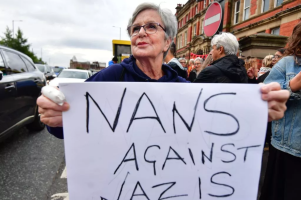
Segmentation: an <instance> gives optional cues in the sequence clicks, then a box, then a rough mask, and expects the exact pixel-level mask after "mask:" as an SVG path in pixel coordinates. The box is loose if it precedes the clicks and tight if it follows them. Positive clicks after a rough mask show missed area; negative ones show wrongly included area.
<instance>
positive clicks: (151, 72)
mask: <svg viewBox="0 0 301 200" xmlns="http://www.w3.org/2000/svg"><path fill="white" fill-rule="evenodd" d="M136 64H137V66H138V67H139V69H140V70H141V71H142V72H143V73H144V74H146V75H147V76H148V77H150V78H151V79H155V80H158V79H160V78H161V77H162V76H163V75H164V73H163V70H162V60H160V59H152V60H151V59H139V60H138V59H136Z"/></svg>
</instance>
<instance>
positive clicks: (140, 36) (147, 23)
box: [37, 3, 301, 200]
mask: <svg viewBox="0 0 301 200" xmlns="http://www.w3.org/2000/svg"><path fill="white" fill-rule="evenodd" d="M162 13H163V14H162ZM176 27H177V20H176V18H175V16H174V15H173V14H172V13H171V12H170V11H166V10H162V9H161V8H160V7H159V6H156V5H154V4H151V3H144V4H141V5H139V6H138V7H137V8H136V10H135V12H134V13H133V16H132V17H131V19H130V20H129V24H128V33H129V36H130V38H131V43H132V46H131V48H132V53H133V55H132V56H131V57H130V58H128V59H125V60H124V61H123V62H122V63H120V64H114V65H112V66H110V67H108V68H106V69H104V70H102V71H100V72H99V73H97V74H95V75H94V76H92V77H90V78H89V79H88V80H87V81H86V82H103V81H124V82H188V81H187V80H190V81H191V82H197V83H246V84H247V83H258V82H264V83H266V84H267V85H266V86H265V87H263V88H262V89H261V95H262V99H263V100H265V101H267V102H268V107H269V109H268V120H269V121H272V126H271V130H272V131H271V132H272V137H271V142H270V155H269V161H268V167H267V172H266V176H265V180H264V186H263V188H262V190H261V197H260V198H261V200H269V199H273V200H278V199H279V200H288V199H290V200H291V199H300V194H299V188H300V187H299V184H298V183H299V182H300V180H301V170H300V169H301V126H300V125H299V124H300V123H299V122H300V120H301V112H300V111H301V92H300V91H301V72H300V71H301V22H300V23H299V24H298V25H296V27H295V28H294V30H293V33H292V35H291V37H290V40H289V43H288V45H287V49H286V50H284V51H282V50H278V51H277V52H276V53H275V55H274V56H269V55H268V56H267V57H266V58H265V59H264V62H263V65H264V66H262V67H261V68H260V69H257V68H256V67H254V66H252V67H249V68H248V71H247V69H246V65H247V64H248V63H247V62H244V61H243V60H242V59H240V58H239V57H238V56H237V52H238V48H239V44H238V41H237V39H236V37H235V36H234V35H232V34H231V33H221V34H218V35H215V36H214V37H213V39H212V40H211V48H212V50H211V51H210V53H209V56H208V57H207V58H206V60H203V59H201V58H197V59H195V60H192V59H191V60H188V61H187V60H186V59H185V58H180V59H176V58H175V57H174V53H175V45H174V44H173V43H172V41H173V40H174V37H175V36H176V31H177V29H176ZM142 42H144V43H142ZM145 44H151V45H148V46H147V45H145ZM139 45H140V46H139ZM146 46H147V47H146ZM150 46H151V47H154V48H151V47H150ZM168 51H170V52H168ZM163 58H165V59H164V60H163ZM163 62H165V63H166V64H167V65H166V64H162V63H163ZM245 63H246V64H245ZM168 65H169V66H168ZM250 68H252V69H250ZM178 75H180V76H178ZM181 76H182V77H181ZM261 77H264V79H263V78H261ZM272 82H277V83H272ZM287 99H288V100H287ZM37 103H38V105H39V113H40V116H41V121H42V122H44V123H45V124H47V129H48V131H49V132H50V133H51V134H53V135H54V136H56V137H58V138H63V137H64V132H63V129H62V126H63V121H62V112H63V111H67V110H68V109H69V104H68V103H67V102H64V104H63V105H62V106H59V105H57V104H55V103H54V102H53V101H51V100H50V99H48V98H46V97H45V96H43V95H42V96H40V97H39V99H38V102H37ZM286 108H287V110H286ZM285 110H286V111H285ZM246 189H247V188H246Z"/></svg>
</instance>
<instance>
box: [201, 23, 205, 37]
mask: <svg viewBox="0 0 301 200" xmlns="http://www.w3.org/2000/svg"><path fill="white" fill-rule="evenodd" d="M201 34H204V20H202V22H201Z"/></svg>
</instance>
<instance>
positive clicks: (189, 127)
mask: <svg viewBox="0 0 301 200" xmlns="http://www.w3.org/2000/svg"><path fill="white" fill-rule="evenodd" d="M202 91H203V89H201V91H200V93H199V96H198V98H197V100H196V103H195V106H194V112H193V117H192V121H191V123H190V126H189V125H188V124H187V122H186V121H185V119H184V118H183V117H182V115H181V114H180V113H179V111H178V109H177V107H176V102H174V104H173V109H172V112H173V130H174V133H176V125H175V114H176V113H177V114H178V116H179V117H180V118H181V120H182V121H183V123H184V124H185V126H186V128H187V129H188V130H189V132H191V129H192V126H193V123H194V118H195V113H196V110H197V108H198V103H199V100H200V97H201V94H202Z"/></svg>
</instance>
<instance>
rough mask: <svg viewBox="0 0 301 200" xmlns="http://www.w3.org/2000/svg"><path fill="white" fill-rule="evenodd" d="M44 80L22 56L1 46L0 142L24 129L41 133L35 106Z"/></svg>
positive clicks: (41, 74)
mask: <svg viewBox="0 0 301 200" xmlns="http://www.w3.org/2000/svg"><path fill="white" fill-rule="evenodd" d="M45 84H46V79H45V76H44V74H43V73H41V72H40V71H39V70H38V69H37V68H36V67H35V65H34V63H33V62H32V60H31V58H29V57H28V56H26V55H25V54H23V53H21V52H18V51H15V50H13V49H10V48H7V47H4V46H1V45H0V141H1V140H3V139H4V138H5V137H7V136H8V135H10V134H12V133H13V132H14V131H15V130H16V129H18V128H20V127H22V126H26V127H27V128H28V129H30V130H35V131H39V130H42V129H43V128H44V127H45V125H44V124H43V123H41V121H40V116H39V113H38V107H37V104H36V101H37V98H38V97H39V96H40V94H41V89H42V87H43V86H45Z"/></svg>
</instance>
